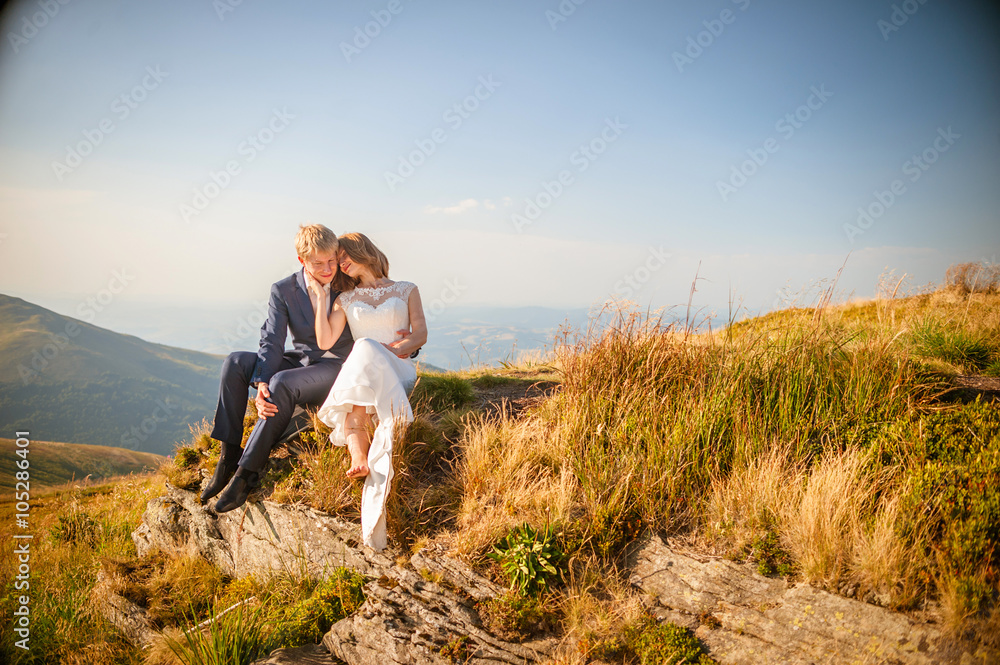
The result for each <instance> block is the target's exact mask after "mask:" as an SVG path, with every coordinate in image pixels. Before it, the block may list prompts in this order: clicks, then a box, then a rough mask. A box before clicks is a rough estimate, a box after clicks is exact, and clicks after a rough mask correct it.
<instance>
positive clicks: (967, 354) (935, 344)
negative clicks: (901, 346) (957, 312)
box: [913, 320, 994, 372]
mask: <svg viewBox="0 0 1000 665" xmlns="http://www.w3.org/2000/svg"><path fill="white" fill-rule="evenodd" d="M913 341H914V343H915V345H916V348H917V352H918V353H920V354H921V355H923V356H925V357H929V358H938V359H940V360H943V361H945V362H947V363H951V364H952V365H958V366H959V367H961V368H962V369H963V370H966V371H974V372H978V371H982V370H984V369H986V368H988V367H989V366H990V364H991V362H992V360H993V356H994V349H993V347H992V346H991V345H990V343H989V342H988V341H987V340H985V339H983V338H982V337H979V336H976V335H973V334H972V333H970V332H968V331H965V330H962V329H959V328H955V327H950V326H945V325H944V324H942V323H940V322H938V321H934V320H925V321H923V322H922V323H920V324H919V325H917V326H916V328H915V329H914V331H913Z"/></svg>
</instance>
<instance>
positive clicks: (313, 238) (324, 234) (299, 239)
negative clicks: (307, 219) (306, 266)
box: [295, 224, 339, 259]
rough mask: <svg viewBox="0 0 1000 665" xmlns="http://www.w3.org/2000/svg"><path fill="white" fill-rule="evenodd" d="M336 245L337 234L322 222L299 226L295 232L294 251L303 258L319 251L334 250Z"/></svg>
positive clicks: (337, 244) (337, 245) (336, 247)
mask: <svg viewBox="0 0 1000 665" xmlns="http://www.w3.org/2000/svg"><path fill="white" fill-rule="evenodd" d="M338 247H339V243H338V241H337V234H336V233H334V232H333V231H331V230H330V229H328V228H326V227H325V226H323V225H322V224H309V225H308V226H306V225H302V226H299V232H298V233H296V234H295V252H296V253H297V254H298V255H299V256H301V257H302V258H303V259H306V258H309V257H310V256H312V255H313V254H319V253H320V252H336V251H337V249H338Z"/></svg>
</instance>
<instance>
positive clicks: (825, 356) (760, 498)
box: [167, 269, 1000, 663]
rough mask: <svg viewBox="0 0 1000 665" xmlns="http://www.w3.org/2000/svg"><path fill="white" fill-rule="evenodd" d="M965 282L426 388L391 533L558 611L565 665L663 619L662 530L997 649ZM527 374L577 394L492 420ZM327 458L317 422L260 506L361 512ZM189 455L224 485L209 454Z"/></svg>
mask: <svg viewBox="0 0 1000 665" xmlns="http://www.w3.org/2000/svg"><path fill="white" fill-rule="evenodd" d="M962 274H964V275H965V276H966V277H968V275H969V274H976V271H970V270H968V269H966V270H965V273H962V272H961V271H952V272H951V273H950V274H949V279H948V281H947V283H946V284H945V285H944V286H943V287H942V288H940V289H938V290H936V291H934V292H927V293H920V294H916V295H912V296H909V297H894V296H895V295H896V294H894V293H891V291H892V289H891V288H890V289H889V291H890V293H887V294H885V295H884V296H883V297H880V298H877V299H874V300H871V301H868V302H859V303H850V304H843V305H838V306H830V305H829V304H828V302H826V301H822V302H821V303H820V306H817V307H812V308H800V309H793V310H787V311H782V312H776V313H773V314H769V315H767V316H763V317H759V318H756V319H752V320H749V321H745V322H741V323H740V324H738V325H734V326H732V327H731V328H729V329H727V330H723V331H719V332H715V333H710V334H702V335H695V334H690V332H689V331H685V330H683V329H677V328H674V327H672V326H664V325H662V324H661V322H660V321H657V320H650V319H648V318H645V317H644V316H642V315H640V314H636V313H630V312H623V313H622V314H621V317H620V319H619V320H618V321H617V322H616V325H614V326H610V327H606V328H603V329H599V330H596V331H592V332H590V333H581V334H580V335H579V336H578V337H577V339H576V340H575V341H571V342H568V343H566V344H564V345H563V346H561V347H559V348H557V350H556V354H555V355H554V357H553V358H551V359H550V361H549V365H550V366H547V367H546V366H535V367H531V368H505V369H503V370H488V371H482V370H480V371H477V372H466V373H460V374H456V373H449V374H446V375H434V376H431V375H422V376H421V379H420V382H419V383H418V386H417V389H416V391H415V393H414V396H413V401H414V402H415V405H414V409H415V413H416V414H417V420H416V422H415V423H414V424H413V425H412V426H411V427H410V429H409V431H408V433H407V434H406V436H405V437H404V438H403V439H402V440H400V442H399V445H398V446H396V447H394V460H393V465H394V468H395V469H396V472H397V479H398V480H397V482H396V483H395V484H394V487H393V494H392V495H391V496H390V498H389V501H388V504H387V522H388V526H389V532H390V536H391V537H392V538H393V539H394V540H395V542H396V543H397V544H398V545H399V546H400V547H401V548H402V549H403V550H404V551H405V550H407V549H409V548H413V547H419V546H420V543H422V542H424V541H425V539H435V540H439V541H441V542H444V543H446V544H447V545H449V546H450V547H451V548H452V550H453V551H455V552H457V553H458V554H460V555H462V556H465V557H467V558H468V559H469V560H471V561H473V562H478V563H480V564H482V566H483V570H484V571H486V572H488V573H490V574H493V575H496V576H497V577H498V578H500V579H502V580H503V581H507V582H509V583H510V584H511V585H515V586H516V587H517V588H518V590H519V591H518V592H517V593H516V594H515V600H513V601H511V605H510V607H511V608H513V609H511V612H513V613H514V614H516V615H517V616H519V617H521V618H522V619H524V617H527V616H530V615H532V612H535V610H533V609H530V608H532V607H536V606H534V605H531V603H534V602H537V601H538V594H539V593H544V594H549V596H548V597H547V598H546V599H545V600H544V602H543V603H542V604H543V605H544V606H546V607H557V608H559V610H558V613H559V614H560V616H559V617H556V618H555V619H552V618H551V617H549V618H547V619H545V620H546V621H561V622H562V624H561V625H563V626H564V628H565V630H566V632H567V643H568V644H570V645H573V644H576V645H577V646H578V647H579V648H578V649H577V650H576V652H574V653H569V654H567V655H566V662H581V663H582V662H589V659H591V658H597V657H599V654H602V653H605V651H602V649H605V646H607V645H614V644H618V645H621V644H623V643H625V641H627V640H626V637H627V636H628V635H631V634H633V633H634V631H635V630H638V628H637V626H640V627H641V626H642V625H644V624H643V623H642V621H643V618H642V616H641V610H640V609H637V608H641V604H640V603H638V602H636V599H635V598H634V594H633V593H632V592H631V591H630V589H629V587H628V585H627V583H626V582H625V580H622V579H620V578H619V577H617V576H616V575H615V572H614V571H615V570H617V569H620V568H619V566H620V564H621V556H622V555H623V554H624V553H625V552H626V551H627V548H628V546H629V544H630V543H632V542H634V541H635V539H636V538H637V537H639V536H641V535H642V534H644V533H649V532H653V533H658V534H661V535H664V536H668V537H678V538H682V539H683V542H685V543H686V544H687V546H688V547H691V548H695V549H698V550H700V551H702V552H704V553H706V554H709V555H713V556H723V557H727V558H730V559H733V560H736V561H740V562H746V563H750V564H753V565H754V566H755V567H756V568H757V570H758V571H760V572H761V573H762V574H766V575H777V576H782V577H786V578H788V579H789V580H791V581H793V582H807V583H809V584H812V585H815V586H817V587H821V588H825V589H828V590H830V591H832V592H834V593H840V594H843V595H846V596H848V597H851V598H854V599H857V600H862V601H865V602H870V603H876V604H879V605H883V606H887V607H890V608H893V609H897V610H900V611H917V610H920V611H922V612H924V614H922V615H921V616H924V617H930V618H931V620H933V621H936V622H940V623H941V624H942V625H943V626H944V627H945V629H946V630H948V631H950V633H951V634H952V635H953V636H954V637H955V638H956V639H959V640H970V641H972V642H974V643H976V644H978V645H980V646H983V647H984V648H992V649H996V648H997V647H1000V637H998V635H1000V631H998V630H997V627H1000V275H998V274H997V273H996V271H993V273H992V277H991V278H989V279H986V280H979V279H978V278H977V279H976V280H972V281H970V280H968V279H965V278H963V277H962ZM529 376H530V378H528V377H529ZM522 381H524V382H531V383H535V384H536V385H537V384H542V383H545V384H558V386H557V387H556V388H555V389H554V390H549V391H546V393H550V394H545V395H539V396H538V397H537V398H535V399H533V400H532V399H529V400H522V401H521V403H520V404H517V405H514V407H513V408H511V407H508V406H502V407H494V408H491V409H483V408H482V405H481V404H480V405H479V408H477V397H480V396H481V394H482V393H484V392H486V391H496V390H498V389H499V388H508V389H509V388H511V387H513V386H517V385H518V384H519V383H520V382H522ZM521 392H522V393H523V388H522V390H521ZM501 394H503V393H502V392H501ZM480 401H481V400H480ZM324 441H325V431H324V430H323V428H322V427H319V428H318V430H317V432H316V435H315V436H314V437H312V438H310V437H309V436H308V435H307V439H306V442H307V444H309V443H311V444H312V445H307V446H306V450H305V452H304V454H303V456H302V457H301V458H300V459H299V460H298V462H297V463H296V464H293V465H289V464H288V463H287V462H288V461H287V460H283V461H281V462H280V463H278V464H276V465H275V466H274V467H273V468H272V469H271V471H270V472H269V473H268V475H267V476H266V478H265V483H264V487H263V489H262V490H261V491H262V492H263V493H264V494H265V495H267V494H270V496H271V498H272V499H273V500H278V501H303V502H306V503H309V504H311V505H313V506H314V507H316V508H319V509H321V510H326V511H329V512H333V513H339V514H341V515H343V516H344V517H345V518H348V519H357V488H356V486H355V485H354V484H352V483H351V482H349V481H348V480H347V479H346V478H345V477H344V455H343V454H342V452H341V451H330V450H328V449H327V448H326V447H324V445H322V444H323V442H324ZM192 446H193V448H195V449H198V450H200V451H201V452H202V453H207V454H208V457H207V459H208V462H209V463H208V464H206V465H205V466H207V467H208V468H211V466H212V463H211V461H212V458H211V454H212V442H211V441H209V440H207V438H206V437H204V436H201V437H197V438H196V439H195V441H194V442H193V444H192ZM205 460H206V455H204V454H196V452H195V451H193V450H190V449H182V450H181V451H180V452H179V454H178V455H177V456H176V458H175V461H174V465H173V468H168V470H167V474H168V477H169V478H171V481H172V482H174V483H175V484H186V483H189V482H193V481H194V480H196V479H197V477H198V474H197V471H196V468H195V467H196V466H197V465H198V464H200V463H204V461H205ZM524 524H527V525H528V527H529V528H528V529H526V528H524V527H523V525H524ZM528 552H540V553H547V554H545V556H546V557H548V563H549V564H551V570H556V569H557V568H558V572H556V573H552V574H550V573H549V572H545V571H546V570H549V568H546V566H543V565H541V564H540V563H539V562H538V561H535V562H534V563H533V564H532V566H531V567H525V566H527V563H526V561H527V560H526V559H525V558H523V557H528V556H542V554H537V555H535V554H532V555H529V554H526V553H528ZM490 553H493V554H494V555H497V556H498V557H499V563H500V566H501V568H498V567H497V564H496V563H492V562H491V561H490V560H489V559H488V558H487V555H488V554H490ZM518 557H522V558H521V559H518ZM560 562H561V563H560ZM522 564H523V565H522ZM556 564H558V566H556ZM504 566H506V570H507V571H508V573H510V575H511V576H510V577H509V578H507V577H505V574H504V573H503V572H502V570H503V567H504ZM525 570H534V572H533V573H530V574H522V573H520V572H518V571H525ZM526 577H527V578H530V579H526ZM552 587H554V588H552ZM546 589H551V590H550V591H546ZM524 595H526V596H527V597H523V596H524ZM532 598H534V600H532ZM525 603H527V605H526V604H525ZM526 608H527V609H526ZM529 609H530V611H529ZM536 609H537V607H536ZM637 612H639V614H637ZM535 614H536V615H537V612H536V613H535ZM536 619H537V616H536ZM519 620H520V619H519ZM580 645H584V646H580ZM587 645H589V646H587ZM600 645H605V646H600ZM973 650H974V649H973ZM626 658H627V657H626ZM615 662H621V660H616V661H615Z"/></svg>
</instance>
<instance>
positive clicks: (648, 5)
mask: <svg viewBox="0 0 1000 665" xmlns="http://www.w3.org/2000/svg"><path fill="white" fill-rule="evenodd" d="M390 5H391V7H390ZM46 6H48V5H46ZM904 6H905V11H904V9H900V7H904ZM39 7H41V5H39V4H38V3H37V2H12V3H7V4H6V5H5V6H4V7H3V10H2V13H0V26H2V28H3V30H2V34H3V36H4V43H3V44H2V48H0V213H2V216H0V219H2V221H0V263H2V265H3V272H2V275H3V278H2V281H0V291H3V292H5V293H10V294H12V295H16V296H18V297H23V298H25V299H28V300H31V301H33V302H40V303H42V302H45V301H52V300H53V299H58V298H68V299H69V300H71V301H73V300H75V301H77V305H79V303H81V302H86V301H87V299H88V298H95V297H97V296H98V295H99V294H101V293H103V292H106V291H109V289H112V288H114V289H115V291H116V292H115V293H114V294H113V295H114V302H113V303H109V305H108V309H107V310H106V311H105V312H103V313H98V314H99V315H98V316H97V317H96V321H95V322H96V323H97V324H98V325H100V324H101V318H100V317H101V315H106V316H111V313H112V312H113V311H114V308H115V307H116V306H119V305H124V304H125V303H128V302H136V303H146V304H147V305H148V304H150V303H154V304H155V303H166V304H170V305H171V306H174V305H176V306H192V307H205V308H225V307H226V306H228V304H230V303H237V304H239V307H241V308H242V307H248V308H252V307H253V306H254V305H253V303H256V302H259V300H261V299H263V298H265V297H266V295H267V293H268V289H269V286H270V284H271V283H272V282H274V281H276V280H277V279H280V278H281V277H284V276H285V275H287V274H289V273H290V272H292V271H294V270H295V269H297V267H298V264H297V263H296V261H295V256H294V252H293V249H292V237H293V235H294V233H295V230H296V229H297V227H298V226H299V225H300V224H303V223H308V222H313V223H315V222H321V223H324V224H326V225H328V226H330V227H331V228H332V229H333V230H334V231H335V232H337V233H343V232H346V231H354V230H360V231H363V232H365V233H366V234H368V235H369V236H370V237H372V238H373V239H374V240H375V241H376V242H377V243H378V244H379V245H380V247H382V248H383V249H384V250H385V251H386V253H387V254H388V255H389V258H390V261H391V264H392V269H391V276H392V277H394V278H397V279H406V280H409V281H413V282H415V283H416V284H417V285H418V286H419V288H420V290H421V294H422V296H423V300H424V303H425V305H427V306H435V304H436V307H437V308H438V309H439V310H441V313H442V314H443V313H444V312H445V311H446V310H447V309H448V308H452V307H459V306H482V307H493V308H500V307H517V306H540V307H547V308H553V309H557V310H559V309H565V310H576V309H591V308H595V307H598V308H599V307H600V306H601V305H602V304H603V303H604V302H607V301H608V300H613V299H627V300H631V301H633V302H635V303H636V304H637V306H638V307H640V308H647V307H649V308H653V309H657V308H670V307H684V306H686V304H687V302H688V298H689V291H690V288H691V284H692V282H693V281H694V280H695V278H696V276H697V282H696V288H697V291H696V293H695V294H694V297H693V305H694V307H695V308H700V309H703V310H704V311H706V312H708V313H711V312H715V313H717V314H718V313H720V312H726V311H727V310H728V309H729V307H730V305H731V303H736V304H739V305H742V306H744V307H746V308H747V310H749V311H750V312H763V311H768V310H769V309H772V308H774V307H780V306H782V304H783V303H785V302H787V301H789V300H790V298H791V297H792V296H794V294H797V293H799V292H809V291H810V290H812V289H814V288H815V287H816V284H817V283H820V282H824V280H825V281H829V280H832V279H833V278H834V277H835V276H836V275H837V274H838V271H840V269H841V267H842V266H844V269H843V272H842V273H841V274H840V278H839V282H838V286H839V288H840V289H841V290H842V291H844V292H845V293H853V294H855V295H856V296H858V297H870V296H872V295H874V293H875V289H876V286H877V284H878V281H879V279H880V276H881V275H882V274H883V273H884V272H885V271H886V270H894V271H895V274H896V275H897V276H899V275H902V274H904V273H905V274H907V275H908V278H909V283H910V284H912V285H919V284H926V283H928V282H938V281H940V280H941V278H942V277H943V275H944V271H945V270H946V268H947V267H948V266H949V265H951V264H953V263H957V262H964V261H985V262H992V263H995V262H996V260H997V256H998V254H1000V237H998V234H997V232H996V229H997V228H998V226H1000V225H998V224H997V222H998V213H997V211H998V210H1000V190H998V188H997V187H996V182H997V181H998V179H1000V79H998V77H997V76H996V74H997V72H998V71H1000V39H998V38H997V37H998V36H1000V35H998V33H1000V20H998V14H997V10H996V9H995V8H994V7H993V6H992V5H991V4H989V3H985V2H973V1H971V0H966V1H963V2H956V3H918V2H913V3H909V4H908V3H902V4H900V3H894V2H876V3H868V2H861V0H852V1H849V2H843V3H837V4H822V5H820V4H815V3H811V4H802V3H770V4H764V3H757V2H756V1H755V0H719V1H718V2H715V3H712V4H704V3H697V2H693V1H689V2H682V3H675V4H672V5H670V6H666V5H662V4H660V3H655V2H648V1H643V2H631V3H618V4H611V3H601V2H597V1H596V0H595V1H592V2H582V1H579V2H577V1H571V0H566V2H561V3H560V2H557V1H555V0H553V1H551V2H544V3H541V4H535V3H528V2H509V3H503V4H500V3H486V4H481V3H480V4H469V3H460V2H452V1H442V2H439V3H434V4H432V5H429V4H416V3H412V4H411V3H410V2H408V0H377V1H371V2H360V3H355V4H352V5H329V4H327V3H317V2H300V3H294V4H288V5H280V6H279V5H274V4H267V3H249V2H247V3H239V4H233V3H228V2H220V3H214V4H213V3H209V2H204V1H199V2H192V1H191V0H181V1H179V2H176V3H171V4H170V5H169V6H166V5H160V4H157V3H151V2H134V3H124V4H123V3H120V2H113V1H112V0H95V2H91V3H68V4H61V3H56V5H53V7H56V9H55V10H52V11H53V12H54V13H51V16H50V15H49V14H45V13H44V12H43V13H42V14H39V12H42V11H43V10H42V9H39ZM845 261H846V264H845ZM68 306H69V307H74V305H73V302H70V303H69V305H68ZM237 314H239V312H237ZM136 317H140V315H138V314H137V315H136ZM493 323H495V324H497V325H503V324H504V322H503V321H496V322H493ZM142 325H144V322H143V321H142V320H141V318H137V319H136V320H135V321H132V322H131V324H130V327H132V328H140V327H141V326H142Z"/></svg>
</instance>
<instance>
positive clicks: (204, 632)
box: [164, 604, 278, 665]
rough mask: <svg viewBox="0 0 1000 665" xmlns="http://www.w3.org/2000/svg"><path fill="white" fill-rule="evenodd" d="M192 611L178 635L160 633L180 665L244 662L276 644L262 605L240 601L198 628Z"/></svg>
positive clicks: (238, 664)
mask: <svg viewBox="0 0 1000 665" xmlns="http://www.w3.org/2000/svg"><path fill="white" fill-rule="evenodd" d="M196 621H197V619H196V617H195V615H194V614H193V613H192V615H191V618H190V623H191V624H195V625H193V626H191V627H189V628H188V629H187V630H186V631H185V632H184V633H183V634H182V637H181V638H180V639H175V638H173V637H170V636H167V635H165V636H164V639H165V641H166V644H167V646H168V647H169V648H170V650H171V651H173V652H174V655H176V656H177V658H178V659H179V660H180V661H181V662H182V663H184V665H247V664H248V663H250V662H252V661H253V660H254V659H256V658H259V657H260V656H263V655H266V654H268V653H270V652H271V650H273V649H274V648H275V647H276V646H277V645H278V644H277V639H276V636H275V635H274V634H273V632H272V631H270V630H269V628H268V621H267V616H266V614H265V613H264V610H263V607H262V606H261V605H259V604H258V605H257V606H255V607H253V608H250V607H248V606H247V604H241V605H238V606H236V607H234V608H230V609H228V611H226V610H223V611H219V612H217V611H216V609H215V608H213V609H212V612H211V615H210V616H209V619H208V621H209V623H208V625H207V626H206V627H204V628H198V627H197V624H196Z"/></svg>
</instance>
